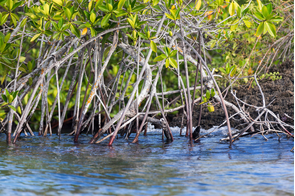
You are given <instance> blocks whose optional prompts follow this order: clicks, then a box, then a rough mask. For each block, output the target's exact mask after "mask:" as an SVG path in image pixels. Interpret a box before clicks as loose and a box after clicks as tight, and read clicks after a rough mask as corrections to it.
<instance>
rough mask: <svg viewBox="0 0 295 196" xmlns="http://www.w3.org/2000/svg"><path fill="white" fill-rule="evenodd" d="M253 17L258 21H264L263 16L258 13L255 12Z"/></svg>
mask: <svg viewBox="0 0 295 196" xmlns="http://www.w3.org/2000/svg"><path fill="white" fill-rule="evenodd" d="M254 15H255V16H256V17H257V18H258V19H259V20H264V19H265V18H264V16H263V15H262V14H261V13H260V12H255V13H254Z"/></svg>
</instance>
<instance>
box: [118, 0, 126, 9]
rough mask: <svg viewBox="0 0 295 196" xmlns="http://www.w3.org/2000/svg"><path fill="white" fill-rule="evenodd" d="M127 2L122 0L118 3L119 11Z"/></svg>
mask: <svg viewBox="0 0 295 196" xmlns="http://www.w3.org/2000/svg"><path fill="white" fill-rule="evenodd" d="M125 1H126V0H120V1H119V3H118V7H117V10H121V9H122V7H123V5H124V3H125Z"/></svg>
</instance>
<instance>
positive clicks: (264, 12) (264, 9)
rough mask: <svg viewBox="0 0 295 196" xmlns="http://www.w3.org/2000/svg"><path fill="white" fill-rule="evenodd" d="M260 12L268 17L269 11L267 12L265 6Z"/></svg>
mask: <svg viewBox="0 0 295 196" xmlns="http://www.w3.org/2000/svg"><path fill="white" fill-rule="evenodd" d="M262 14H263V16H264V18H267V17H268V15H269V13H268V10H267V7H266V6H263V7H262Z"/></svg>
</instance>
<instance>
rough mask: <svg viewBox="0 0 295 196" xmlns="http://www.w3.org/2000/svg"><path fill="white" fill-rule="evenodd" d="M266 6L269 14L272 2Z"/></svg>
mask: <svg viewBox="0 0 295 196" xmlns="http://www.w3.org/2000/svg"><path fill="white" fill-rule="evenodd" d="M266 7H267V11H268V13H269V14H271V12H272V4H271V3H269V4H268V5H267V6H266Z"/></svg>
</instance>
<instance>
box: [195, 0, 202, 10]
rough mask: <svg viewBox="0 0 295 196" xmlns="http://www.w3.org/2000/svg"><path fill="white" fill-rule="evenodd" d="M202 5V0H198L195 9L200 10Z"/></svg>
mask: <svg viewBox="0 0 295 196" xmlns="http://www.w3.org/2000/svg"><path fill="white" fill-rule="evenodd" d="M201 5H202V0H196V6H195V9H196V10H199V9H200V8H201Z"/></svg>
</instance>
